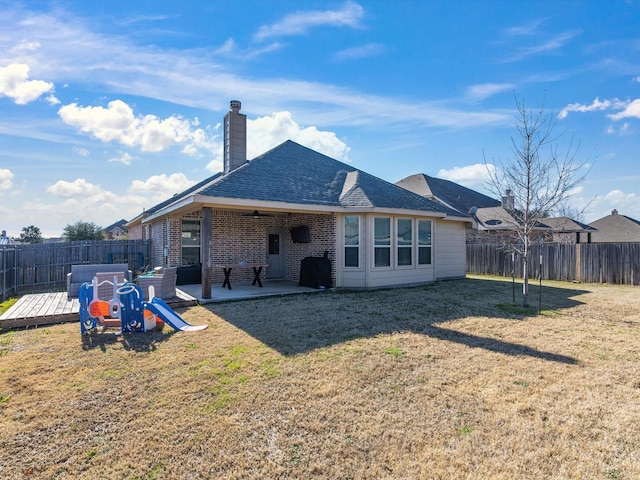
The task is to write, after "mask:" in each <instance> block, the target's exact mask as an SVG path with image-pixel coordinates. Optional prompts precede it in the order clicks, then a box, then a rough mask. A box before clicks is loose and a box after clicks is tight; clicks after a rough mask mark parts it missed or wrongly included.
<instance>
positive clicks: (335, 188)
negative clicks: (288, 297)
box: [130, 140, 470, 225]
mask: <svg viewBox="0 0 640 480" xmlns="http://www.w3.org/2000/svg"><path fill="white" fill-rule="evenodd" d="M196 206H213V207H221V208H229V207H231V208H237V209H242V208H244V209H249V210H251V209H258V210H266V211H268V210H271V211H274V210H278V209H282V210H287V211H300V212H309V211H316V212H325V213H329V212H340V211H341V212H348V211H354V212H355V211H362V212H366V211H379V212H405V213H406V214H409V212H413V213H422V214H428V215H430V216H437V217H447V218H449V219H455V220H458V221H467V222H468V221H470V218H469V217H468V215H466V214H463V213H461V212H459V211H457V210H454V209H452V208H449V207H447V206H444V205H441V204H440V203H437V202H434V201H432V200H429V199H426V198H423V197H421V196H420V195H417V194H414V193H412V192H410V191H408V190H405V189H403V188H400V187H398V186H396V185H393V184H391V183H389V182H386V181H384V180H382V179H380V178H377V177H374V176H373V175H370V174H368V173H365V172H363V171H361V170H358V169H356V168H354V167H352V166H350V165H348V164H345V163H342V162H339V161H337V160H334V159H333V158H330V157H328V156H326V155H323V154H321V153H319V152H316V151H314V150H311V149H310V148H307V147H304V146H302V145H299V144H297V143H295V142H293V141H291V140H288V141H286V142H284V143H282V144H280V145H278V146H277V147H275V148H273V149H271V150H269V151H268V152H266V153H264V154H262V155H260V156H258V157H256V158H255V159H253V160H251V161H249V162H247V163H245V164H243V165H242V166H240V167H238V168H236V169H235V170H232V171H231V172H229V173H227V174H221V173H218V174H216V175H213V176H212V177H209V178H207V179H205V180H203V181H202V182H200V183H198V184H197V185H194V186H193V187H191V188H189V189H187V190H185V191H184V192H181V193H179V194H177V195H174V196H173V197H171V198H169V199H167V200H165V201H164V202H162V203H159V204H158V205H155V206H154V207H152V208H150V209H148V210H146V211H145V212H144V213H143V214H142V215H141V216H140V217H138V218H137V219H134V220H132V221H131V222H130V225H131V224H133V223H135V222H136V221H137V220H138V219H139V220H140V221H148V220H151V219H153V218H157V217H160V216H163V215H167V214H169V213H174V212H178V211H188V210H193V209H194V208H195V207H196Z"/></svg>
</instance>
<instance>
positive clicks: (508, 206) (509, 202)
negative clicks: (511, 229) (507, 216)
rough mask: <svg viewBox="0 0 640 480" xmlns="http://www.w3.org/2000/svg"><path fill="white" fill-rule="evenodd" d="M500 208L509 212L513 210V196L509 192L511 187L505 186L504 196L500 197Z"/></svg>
mask: <svg viewBox="0 0 640 480" xmlns="http://www.w3.org/2000/svg"><path fill="white" fill-rule="evenodd" d="M502 208H504V209H505V210H507V211H509V212H512V211H513V210H515V198H514V196H513V194H512V193H511V189H508V188H507V189H506V190H505V191H504V197H502Z"/></svg>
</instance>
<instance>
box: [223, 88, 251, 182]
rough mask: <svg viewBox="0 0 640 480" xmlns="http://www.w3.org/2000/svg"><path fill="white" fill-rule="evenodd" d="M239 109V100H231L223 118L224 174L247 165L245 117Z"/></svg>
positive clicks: (240, 105)
mask: <svg viewBox="0 0 640 480" xmlns="http://www.w3.org/2000/svg"><path fill="white" fill-rule="evenodd" d="M241 107H242V104H241V103H240V100H231V105H230V111H228V112H227V113H226V115H225V116H224V173H229V172H232V171H233V170H235V169H236V168H238V167H239V166H241V165H244V164H245V163H247V116H246V115H245V114H244V113H240V108H241Z"/></svg>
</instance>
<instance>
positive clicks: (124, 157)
mask: <svg viewBox="0 0 640 480" xmlns="http://www.w3.org/2000/svg"><path fill="white" fill-rule="evenodd" d="M136 158H137V157H134V156H133V155H131V154H129V153H127V152H120V156H118V157H113V158H110V159H109V161H110V162H117V163H122V164H123V165H131V162H133V161H134V160H135V159H136Z"/></svg>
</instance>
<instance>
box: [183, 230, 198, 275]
mask: <svg viewBox="0 0 640 480" xmlns="http://www.w3.org/2000/svg"><path fill="white" fill-rule="evenodd" d="M181 237H182V251H181V253H182V260H181V263H182V265H196V264H198V263H200V221H199V220H183V221H182V234H181Z"/></svg>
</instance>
